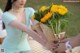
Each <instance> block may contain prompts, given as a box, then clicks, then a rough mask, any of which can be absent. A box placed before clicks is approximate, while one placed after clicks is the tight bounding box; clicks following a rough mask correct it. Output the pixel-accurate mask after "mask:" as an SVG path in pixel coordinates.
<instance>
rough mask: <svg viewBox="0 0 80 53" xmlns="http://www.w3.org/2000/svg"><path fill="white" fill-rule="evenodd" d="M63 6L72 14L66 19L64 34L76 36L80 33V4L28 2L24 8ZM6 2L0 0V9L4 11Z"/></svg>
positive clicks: (45, 0) (56, 0) (58, 0)
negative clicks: (67, 21)
mask: <svg viewBox="0 0 80 53" xmlns="http://www.w3.org/2000/svg"><path fill="white" fill-rule="evenodd" d="M52 3H53V4H59V5H65V6H66V7H67V8H68V10H69V11H70V12H71V13H72V16H70V17H68V20H69V23H68V25H67V26H66V27H65V29H64V30H65V32H66V34H67V36H68V37H71V36H76V35H78V34H79V33H80V2H63V0H28V1H27V3H26V7H28V6H29V7H32V8H34V9H35V10H37V9H39V8H40V7H41V6H44V5H46V6H49V5H51V4H52ZM5 4H6V0H0V8H1V9H2V10H4V8H5Z"/></svg>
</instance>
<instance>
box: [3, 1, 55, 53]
mask: <svg viewBox="0 0 80 53" xmlns="http://www.w3.org/2000/svg"><path fill="white" fill-rule="evenodd" d="M25 3H26V0H8V1H7V5H6V8H5V13H4V14H3V15H2V20H3V22H4V24H5V27H6V32H7V37H6V38H5V40H4V41H3V44H2V48H3V49H4V51H5V53H19V52H22V53H32V52H31V48H30V46H29V43H28V40H27V39H26V33H27V34H28V35H29V36H31V37H33V39H35V40H37V41H38V42H39V43H41V44H42V45H43V46H45V47H46V48H48V49H50V50H51V49H52V48H53V45H54V44H53V43H49V42H47V40H45V39H43V38H42V37H40V36H39V34H37V33H36V32H34V31H32V30H31V29H30V28H29V27H30V20H32V19H30V18H31V16H32V15H33V14H34V10H33V8H30V7H27V8H24V6H25ZM3 27H4V26H3Z"/></svg>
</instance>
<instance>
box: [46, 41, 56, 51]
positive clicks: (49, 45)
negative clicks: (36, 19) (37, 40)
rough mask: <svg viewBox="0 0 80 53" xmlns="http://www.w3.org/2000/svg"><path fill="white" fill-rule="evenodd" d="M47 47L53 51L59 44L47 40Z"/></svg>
mask: <svg viewBox="0 0 80 53" xmlns="http://www.w3.org/2000/svg"><path fill="white" fill-rule="evenodd" d="M45 47H46V48H47V49H49V50H51V51H52V50H54V49H56V48H57V45H56V44H54V43H50V42H47V43H45Z"/></svg>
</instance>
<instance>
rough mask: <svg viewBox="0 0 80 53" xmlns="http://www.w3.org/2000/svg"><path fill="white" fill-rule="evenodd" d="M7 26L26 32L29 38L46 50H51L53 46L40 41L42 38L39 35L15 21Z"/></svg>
mask: <svg viewBox="0 0 80 53" xmlns="http://www.w3.org/2000/svg"><path fill="white" fill-rule="evenodd" d="M9 25H10V26H12V27H14V28H17V29H19V30H22V31H24V32H26V33H27V34H29V35H30V36H31V37H33V39H35V40H36V41H38V42H39V43H41V44H42V45H43V46H45V47H47V48H48V49H51V48H52V47H53V45H54V44H52V43H51V44H50V43H48V42H46V41H45V40H42V38H40V37H39V34H37V33H36V32H34V31H33V30H31V29H30V28H28V27H27V26H26V25H24V24H22V23H20V22H19V21H17V20H14V21H12V22H10V23H9Z"/></svg>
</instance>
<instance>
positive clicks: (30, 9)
mask: <svg viewBox="0 0 80 53" xmlns="http://www.w3.org/2000/svg"><path fill="white" fill-rule="evenodd" d="M25 9H26V10H29V11H35V10H34V8H32V7H26V8H25Z"/></svg>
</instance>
